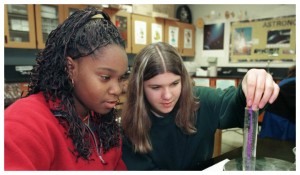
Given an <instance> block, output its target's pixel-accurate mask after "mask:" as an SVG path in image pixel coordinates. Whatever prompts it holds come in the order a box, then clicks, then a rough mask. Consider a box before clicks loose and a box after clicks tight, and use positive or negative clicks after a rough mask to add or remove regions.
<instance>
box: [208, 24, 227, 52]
mask: <svg viewBox="0 0 300 175" xmlns="http://www.w3.org/2000/svg"><path fill="white" fill-rule="evenodd" d="M203 38H204V43H203V50H223V48H224V46H223V45H224V23H219V24H209V25H204V37H203Z"/></svg>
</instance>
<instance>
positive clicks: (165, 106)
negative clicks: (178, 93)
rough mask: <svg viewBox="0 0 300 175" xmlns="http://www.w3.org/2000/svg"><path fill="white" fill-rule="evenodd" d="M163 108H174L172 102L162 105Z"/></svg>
mask: <svg viewBox="0 0 300 175" xmlns="http://www.w3.org/2000/svg"><path fill="white" fill-rule="evenodd" d="M162 106H163V107H164V108H169V107H171V106H172V102H168V103H162Z"/></svg>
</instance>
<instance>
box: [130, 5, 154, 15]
mask: <svg viewBox="0 0 300 175" xmlns="http://www.w3.org/2000/svg"><path fill="white" fill-rule="evenodd" d="M152 11H153V4H132V13H135V14H140V15H146V16H152Z"/></svg>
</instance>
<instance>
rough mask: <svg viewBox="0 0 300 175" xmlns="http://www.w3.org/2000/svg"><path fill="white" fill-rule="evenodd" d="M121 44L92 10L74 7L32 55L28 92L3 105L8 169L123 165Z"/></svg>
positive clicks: (107, 20) (107, 23)
mask: <svg viewBox="0 0 300 175" xmlns="http://www.w3.org/2000/svg"><path fill="white" fill-rule="evenodd" d="M127 65H128V60H127V55H126V52H125V49H124V41H123V39H122V38H121V36H120V33H119V32H118V29H117V28H116V27H115V26H114V25H113V23H112V22H111V21H110V18H109V16H108V15H107V14H106V13H104V12H102V11H98V10H97V9H96V8H92V7H90V8H87V9H84V10H78V11H76V12H74V13H73V14H72V15H71V16H70V17H69V18H67V19H66V20H65V21H64V22H63V23H62V24H60V25H59V26H58V27H57V28H56V29H55V30H53V31H52V32H51V33H50V34H49V36H48V39H47V41H46V46H45V49H43V50H41V51H40V52H39V53H38V55H37V57H36V65H35V66H34V68H33V70H32V74H31V80H30V83H29V87H28V89H29V90H28V91H29V93H28V94H27V95H26V97H24V98H21V99H19V100H18V101H16V102H15V103H14V104H12V105H11V106H9V107H8V108H6V110H5V114H4V115H5V124H4V125H5V132H4V133H5V135H4V142H5V144H4V145H5V159H4V161H5V162H4V163H5V164H4V168H5V170H124V169H126V166H125V164H124V162H123V161H122V159H121V157H122V152H121V144H122V143H121V138H120V131H119V125H118V123H117V122H116V111H115V109H114V107H115V105H116V104H117V102H118V97H119V95H120V94H121V92H122V86H123V82H124V80H125V75H126V71H127Z"/></svg>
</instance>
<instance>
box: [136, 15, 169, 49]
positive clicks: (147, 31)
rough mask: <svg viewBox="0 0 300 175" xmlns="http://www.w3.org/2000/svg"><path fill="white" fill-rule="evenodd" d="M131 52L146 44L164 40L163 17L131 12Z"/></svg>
mask: <svg viewBox="0 0 300 175" xmlns="http://www.w3.org/2000/svg"><path fill="white" fill-rule="evenodd" d="M131 38H132V53H135V54H136V53H138V52H139V51H140V50H142V49H143V48H144V47H145V46H146V45H148V44H151V43H155V42H159V41H164V19H161V18H153V17H149V16H143V15H137V14H132V37H131Z"/></svg>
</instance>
